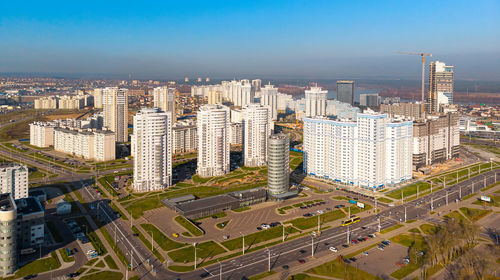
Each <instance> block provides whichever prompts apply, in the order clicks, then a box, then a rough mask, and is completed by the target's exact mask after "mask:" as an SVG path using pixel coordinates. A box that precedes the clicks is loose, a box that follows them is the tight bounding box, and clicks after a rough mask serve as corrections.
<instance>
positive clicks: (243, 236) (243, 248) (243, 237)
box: [240, 232, 245, 255]
mask: <svg viewBox="0 0 500 280" xmlns="http://www.w3.org/2000/svg"><path fill="white" fill-rule="evenodd" d="M240 234H241V236H242V239H243V240H242V243H243V244H242V246H241V249H242V250H243V254H242V255H244V254H245V235H244V234H243V233H241V232H240Z"/></svg>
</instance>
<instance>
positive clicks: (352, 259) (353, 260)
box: [349, 257, 358, 262]
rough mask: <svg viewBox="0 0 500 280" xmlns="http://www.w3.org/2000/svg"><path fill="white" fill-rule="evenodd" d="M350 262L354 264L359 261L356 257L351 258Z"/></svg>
mask: <svg viewBox="0 0 500 280" xmlns="http://www.w3.org/2000/svg"><path fill="white" fill-rule="evenodd" d="M349 260H350V261H352V262H355V261H357V260H358V259H356V258H355V257H351V258H349Z"/></svg>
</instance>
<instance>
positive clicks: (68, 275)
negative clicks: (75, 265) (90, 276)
mask: <svg viewBox="0 0 500 280" xmlns="http://www.w3.org/2000/svg"><path fill="white" fill-rule="evenodd" d="M78 275H80V273H78V272H73V273H68V274H66V277H68V278H74V277H77V276H78Z"/></svg>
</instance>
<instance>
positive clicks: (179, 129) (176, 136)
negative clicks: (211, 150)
mask: <svg viewBox="0 0 500 280" xmlns="http://www.w3.org/2000/svg"><path fill="white" fill-rule="evenodd" d="M172 135H173V136H172V137H173V153H174V154H183V153H191V152H195V151H196V150H197V149H198V133H197V128H196V121H195V120H194V119H187V120H182V121H177V122H176V123H174V125H173V126H172Z"/></svg>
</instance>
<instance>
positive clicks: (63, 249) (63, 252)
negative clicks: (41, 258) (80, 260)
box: [59, 248, 75, 263]
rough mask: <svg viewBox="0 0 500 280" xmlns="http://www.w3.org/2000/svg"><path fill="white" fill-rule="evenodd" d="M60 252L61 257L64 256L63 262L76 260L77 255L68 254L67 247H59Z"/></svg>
mask: <svg viewBox="0 0 500 280" xmlns="http://www.w3.org/2000/svg"><path fill="white" fill-rule="evenodd" d="M59 254H60V255H61V258H62V260H63V262H66V263H69V262H74V261H75V257H73V256H68V254H67V253H66V250H65V248H61V249H59Z"/></svg>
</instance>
